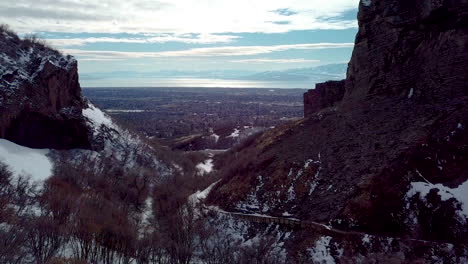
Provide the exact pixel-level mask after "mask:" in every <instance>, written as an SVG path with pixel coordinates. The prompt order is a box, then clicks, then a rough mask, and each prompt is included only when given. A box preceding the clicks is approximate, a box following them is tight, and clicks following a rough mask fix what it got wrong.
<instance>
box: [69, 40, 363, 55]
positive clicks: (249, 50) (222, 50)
mask: <svg viewBox="0 0 468 264" xmlns="http://www.w3.org/2000/svg"><path fill="white" fill-rule="evenodd" d="M353 46H354V43H310V44H292V45H272V46H227V47H211V48H194V49H187V50H178V51H162V52H126V51H96V50H79V49H64V50H63V51H64V52H65V53H69V54H71V55H74V56H79V57H85V58H94V59H131V58H161V57H215V56H216V57H220V56H222V57H224V56H251V55H260V54H268V53H273V52H281V51H288V50H316V49H336V48H350V47H353Z"/></svg>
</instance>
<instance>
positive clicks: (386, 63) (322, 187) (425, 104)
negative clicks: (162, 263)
mask: <svg viewBox="0 0 468 264" xmlns="http://www.w3.org/2000/svg"><path fill="white" fill-rule="evenodd" d="M358 17H359V33H358V34H357V37H356V46H355V49H354V52H353V56H352V59H351V61H350V63H349V68H348V73H347V78H346V80H345V81H344V82H341V83H329V84H323V85H318V89H317V90H316V91H311V92H309V93H307V94H306V95H305V98H304V100H305V102H306V105H307V109H306V111H305V115H306V116H307V118H306V119H304V120H302V121H299V122H296V123H294V124H290V125H287V126H283V127H280V128H276V129H274V130H271V131H268V132H266V133H265V134H264V135H262V136H261V137H259V138H257V139H256V140H255V141H254V142H253V143H252V144H250V146H249V147H247V148H245V149H243V150H241V151H240V153H236V155H234V158H233V159H232V160H230V161H229V162H226V163H225V166H226V167H225V168H221V172H220V173H221V174H222V175H223V179H222V180H221V181H220V182H219V183H218V184H217V185H216V186H215V187H214V188H213V191H212V192H211V193H210V195H209V196H208V202H210V203H212V204H214V205H217V206H220V207H221V208H223V209H224V210H227V211H237V212H248V213H259V214H267V215H272V216H284V215H287V216H289V217H294V218H299V219H302V220H311V221H317V222H322V223H329V224H331V225H332V226H334V227H337V228H340V229H344V230H358V231H360V232H367V233H370V234H376V235H388V236H399V237H411V238H414V239H424V240H431V241H439V242H441V241H442V242H450V243H465V244H466V243H468V240H467V238H468V233H467V232H468V231H467V230H468V225H467V222H468V219H467V217H468V212H467V211H466V208H467V207H468V201H466V191H467V190H466V189H467V187H468V168H467V166H466V160H467V158H468V157H467V151H466V148H467V145H468V133H467V130H466V126H467V124H468V120H467V117H468V95H467V91H468V89H467V83H466V76H467V75H466V69H467V68H468V50H467V49H468V34H467V33H468V32H467V30H468V26H467V25H468V24H467V21H468V20H467V19H468V1H465V0H461V1H453V0H440V1H406V0H380V1H371V0H366V1H361V4H360V10H359V15H358ZM343 86H344V96H343V98H342V99H341V100H339V99H340V96H341V92H340V91H343V88H342V87H343ZM337 87H338V88H337ZM335 91H336V92H335ZM330 106H333V107H330ZM460 193H465V195H460ZM465 252H466V251H465Z"/></svg>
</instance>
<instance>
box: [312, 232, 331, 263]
mask: <svg viewBox="0 0 468 264" xmlns="http://www.w3.org/2000/svg"><path fill="white" fill-rule="evenodd" d="M331 239H332V238H331V237H329V236H324V237H321V238H320V239H319V240H317V241H316V242H315V247H313V248H310V249H308V251H309V254H310V256H311V258H312V260H313V261H314V263H325V264H335V259H334V258H333V256H332V255H331V254H330V241H331Z"/></svg>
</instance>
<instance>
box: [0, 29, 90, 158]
mask: <svg viewBox="0 0 468 264" xmlns="http://www.w3.org/2000/svg"><path fill="white" fill-rule="evenodd" d="M0 47H2V51H1V52H0V55H1V56H0V76H1V77H0V137H1V138H5V139H8V140H10V141H13V142H15V143H17V144H20V145H24V146H28V147H33V148H55V149H72V148H90V147H91V144H90V136H91V134H90V131H89V129H88V127H87V126H86V120H85V118H84V117H83V115H82V109H83V107H85V105H86V103H85V102H84V100H83V98H82V96H81V88H80V84H79V82H78V67H77V62H76V60H75V59H73V58H72V57H70V56H63V55H61V54H60V53H58V52H57V51H55V50H52V49H50V48H48V47H46V46H44V45H43V44H40V43H35V42H31V41H28V40H21V39H19V38H18V37H17V36H16V35H15V34H13V33H12V32H7V31H5V32H0Z"/></svg>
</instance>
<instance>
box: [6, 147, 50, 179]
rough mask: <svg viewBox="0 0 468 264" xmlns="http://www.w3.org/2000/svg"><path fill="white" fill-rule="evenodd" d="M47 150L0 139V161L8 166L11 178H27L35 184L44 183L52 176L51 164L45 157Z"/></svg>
mask: <svg viewBox="0 0 468 264" xmlns="http://www.w3.org/2000/svg"><path fill="white" fill-rule="evenodd" d="M48 153H49V150H48V149H32V148H27V147H23V146H20V145H17V144H15V143H13V142H10V141H8V140H5V139H0V161H2V162H3V163H5V164H6V165H8V167H9V169H10V170H11V171H12V173H13V176H15V177H17V176H20V175H22V176H28V177H31V180H33V181H35V182H39V181H44V180H46V179H47V178H49V177H50V176H51V175H52V168H53V165H52V162H51V161H50V159H49V158H48V157H47V154H48Z"/></svg>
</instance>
